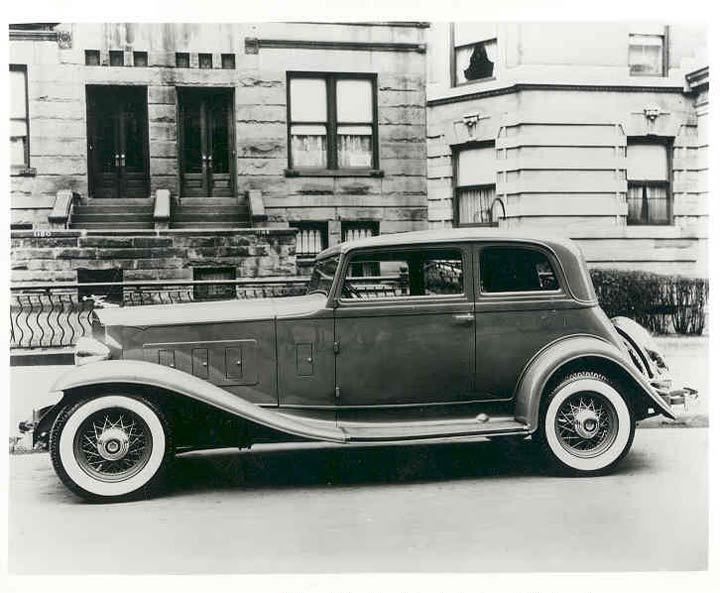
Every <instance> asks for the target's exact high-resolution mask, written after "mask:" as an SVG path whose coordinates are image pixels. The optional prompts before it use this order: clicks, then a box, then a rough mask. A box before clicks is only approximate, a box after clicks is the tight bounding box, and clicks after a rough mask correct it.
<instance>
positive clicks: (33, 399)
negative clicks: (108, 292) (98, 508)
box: [10, 336, 709, 435]
mask: <svg viewBox="0 0 720 593" xmlns="http://www.w3.org/2000/svg"><path fill="white" fill-rule="evenodd" d="M657 341H658V343H659V345H660V348H661V350H662V351H663V352H664V353H665V356H666V358H667V362H668V364H669V365H670V370H671V371H672V375H673V378H674V380H675V383H676V385H678V386H684V385H687V386H689V387H694V388H695V389H697V390H698V392H699V395H698V400H697V402H696V403H695V404H694V405H693V406H692V407H691V408H690V409H688V410H687V411H685V410H682V409H681V408H676V413H677V415H678V421H677V422H672V421H670V420H667V419H665V418H657V417H656V418H650V419H648V420H646V421H643V422H642V423H641V424H640V426H644V427H649V426H669V425H672V426H675V425H681V426H707V424H708V395H709V394H708V389H709V375H708V373H709V368H708V348H709V339H708V337H707V336H700V337H687V338H680V337H675V336H670V337H659V338H657ZM71 368H72V367H71V366H66V365H49V366H25V367H21V366H16V367H10V434H11V435H14V434H16V433H17V425H18V422H20V421H21V420H27V419H29V418H30V417H31V416H32V410H33V409H37V408H41V407H43V406H46V405H50V404H53V403H55V402H54V401H53V399H52V398H50V397H48V390H49V389H50V387H51V385H52V384H53V382H54V381H55V380H56V379H57V378H58V377H60V376H61V375H62V374H63V373H66V372H67V371H69V370H70V369H71Z"/></svg>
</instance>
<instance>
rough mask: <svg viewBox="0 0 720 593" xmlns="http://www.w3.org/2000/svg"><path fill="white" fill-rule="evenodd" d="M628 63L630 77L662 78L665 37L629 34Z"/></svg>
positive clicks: (663, 73)
mask: <svg viewBox="0 0 720 593" xmlns="http://www.w3.org/2000/svg"><path fill="white" fill-rule="evenodd" d="M628 63H629V65H630V74H631V75H632V76H664V75H665V36H664V35H646V34H639V33H638V34H633V33H631V34H630V45H629V51H628Z"/></svg>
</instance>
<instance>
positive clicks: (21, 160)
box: [10, 65, 30, 171]
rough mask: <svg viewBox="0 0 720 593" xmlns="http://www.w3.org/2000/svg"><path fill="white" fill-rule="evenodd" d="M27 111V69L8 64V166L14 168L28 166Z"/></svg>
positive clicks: (19, 168)
mask: <svg viewBox="0 0 720 593" xmlns="http://www.w3.org/2000/svg"><path fill="white" fill-rule="evenodd" d="M28 138H29V133H28V113H27V69H26V67H25V66H17V65H11V66H10V166H11V168H12V169H14V170H16V171H17V170H21V169H26V168H28V167H29V166H30V145H29V142H28Z"/></svg>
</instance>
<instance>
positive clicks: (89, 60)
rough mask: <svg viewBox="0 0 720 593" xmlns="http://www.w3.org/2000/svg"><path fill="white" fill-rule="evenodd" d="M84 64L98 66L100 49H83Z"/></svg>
mask: <svg viewBox="0 0 720 593" xmlns="http://www.w3.org/2000/svg"><path fill="white" fill-rule="evenodd" d="M85 65H86V66H99V65H100V50H97V49H86V50H85Z"/></svg>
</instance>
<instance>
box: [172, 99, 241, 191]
mask: <svg viewBox="0 0 720 593" xmlns="http://www.w3.org/2000/svg"><path fill="white" fill-rule="evenodd" d="M179 96H180V111H181V115H180V118H181V122H182V129H181V134H180V143H181V155H182V188H181V190H182V195H183V196H188V197H192V196H196V197H199V196H218V197H224V196H226V197H231V196H233V195H235V193H234V185H233V157H234V151H233V117H232V113H233V112H232V92H230V91H228V90H226V89H222V90H208V89H184V90H182V91H181V92H180V95H179Z"/></svg>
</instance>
